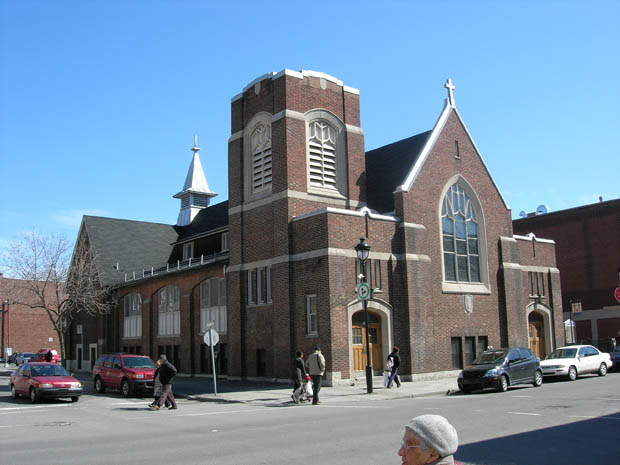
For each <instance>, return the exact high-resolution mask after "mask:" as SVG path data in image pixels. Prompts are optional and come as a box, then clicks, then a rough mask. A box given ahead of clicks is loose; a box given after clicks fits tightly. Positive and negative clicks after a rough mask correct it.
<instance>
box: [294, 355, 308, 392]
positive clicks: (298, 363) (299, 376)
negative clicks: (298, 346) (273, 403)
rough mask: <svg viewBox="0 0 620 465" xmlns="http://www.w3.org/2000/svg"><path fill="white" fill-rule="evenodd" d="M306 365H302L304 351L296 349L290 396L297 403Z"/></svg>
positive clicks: (302, 385)
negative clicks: (291, 393)
mask: <svg viewBox="0 0 620 465" xmlns="http://www.w3.org/2000/svg"><path fill="white" fill-rule="evenodd" d="M306 376H308V375H307V373H306V366H305V365H304V353H303V352H302V351H301V350H299V351H297V357H296V358H295V364H294V366H293V384H294V386H293V395H291V398H292V399H293V402H295V403H296V404H299V400H300V398H301V393H302V390H303V387H304V380H305V379H306Z"/></svg>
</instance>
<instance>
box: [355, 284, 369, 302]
mask: <svg viewBox="0 0 620 465" xmlns="http://www.w3.org/2000/svg"><path fill="white" fill-rule="evenodd" d="M355 292H356V294H357V298H358V299H360V300H369V299H370V286H369V285H368V283H359V284H358V285H357V289H356V290H355Z"/></svg>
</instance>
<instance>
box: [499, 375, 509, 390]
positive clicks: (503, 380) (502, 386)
mask: <svg viewBox="0 0 620 465" xmlns="http://www.w3.org/2000/svg"><path fill="white" fill-rule="evenodd" d="M497 390H498V391H499V392H506V391H507V390H508V378H507V377H506V375H502V376H500V377H499V379H498V380H497Z"/></svg>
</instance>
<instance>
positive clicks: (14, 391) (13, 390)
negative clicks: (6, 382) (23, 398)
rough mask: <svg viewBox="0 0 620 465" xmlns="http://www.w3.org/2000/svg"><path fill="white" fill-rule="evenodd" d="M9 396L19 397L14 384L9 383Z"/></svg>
mask: <svg viewBox="0 0 620 465" xmlns="http://www.w3.org/2000/svg"><path fill="white" fill-rule="evenodd" d="M11 396H13V399H17V398H18V397H19V394H18V393H17V391H16V390H15V385H14V384H11Z"/></svg>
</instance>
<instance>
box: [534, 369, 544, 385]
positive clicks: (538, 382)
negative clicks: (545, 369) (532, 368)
mask: <svg viewBox="0 0 620 465" xmlns="http://www.w3.org/2000/svg"><path fill="white" fill-rule="evenodd" d="M542 383H543V374H542V372H541V371H540V370H536V373H534V382H533V383H532V385H533V386H534V387H540V386H542Z"/></svg>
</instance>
